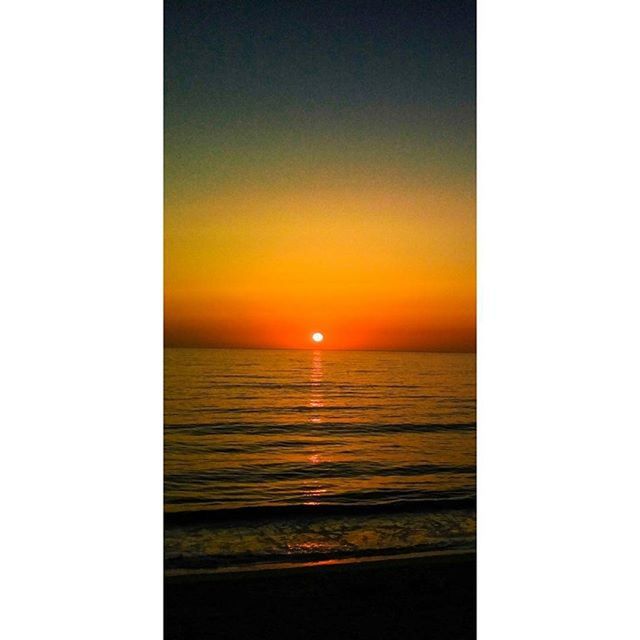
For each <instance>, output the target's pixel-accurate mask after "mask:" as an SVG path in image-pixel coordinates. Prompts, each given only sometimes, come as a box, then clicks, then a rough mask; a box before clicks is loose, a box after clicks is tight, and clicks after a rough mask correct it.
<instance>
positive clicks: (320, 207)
mask: <svg viewBox="0 0 640 640" xmlns="http://www.w3.org/2000/svg"><path fill="white" fill-rule="evenodd" d="M196 5H197V3H196ZM196 5H193V6H192V5H189V3H187V5H184V6H183V5H180V7H179V8H178V9H177V10H176V11H175V12H172V13H171V14H170V15H169V19H170V25H171V27H170V28H169V29H167V31H166V42H165V339H166V344H167V346H203V347H207V346H209V347H274V348H313V347H314V346H315V345H314V344H313V343H312V341H311V334H312V333H313V332H314V331H321V332H322V333H324V335H325V341H324V343H323V346H324V348H328V349H329V348H334V349H411V350H435V351H472V350H474V349H475V35H474V34H475V26H474V16H475V10H474V9H473V7H472V6H471V5H470V6H469V7H467V6H466V5H464V6H463V5H459V4H456V5H453V6H452V7H448V6H444V7H440V5H438V4H433V5H431V4H429V3H426V4H425V5H424V6H421V7H419V11H417V13H416V14H415V15H412V14H411V13H410V12H407V11H406V10H405V9H403V8H402V7H398V6H396V5H395V4H394V3H382V4H380V6H377V5H376V7H373V6H372V7H367V11H365V12H361V11H356V10H355V9H354V8H353V7H350V5H349V3H337V4H336V5H335V7H334V8H333V9H332V12H329V14H327V13H326V12H325V11H323V10H322V9H321V8H320V7H319V5H317V3H293V4H291V5H287V10H286V11H284V10H283V9H282V7H281V6H280V5H279V4H277V5H274V6H273V7H269V6H267V7H266V8H265V6H263V4H262V3H257V4H255V6H254V5H252V4H251V3H250V4H249V5H247V6H244V5H242V7H244V8H242V10H240V9H238V6H239V5H237V4H236V3H227V4H225V3H223V4H222V5H219V4H217V3H213V4H212V5H211V6H209V5H207V6H208V7H209V8H208V9H207V11H204V12H203V11H200V10H199V9H198V8H197V6H196ZM332 6H333V5H332ZM227 14H228V15H227ZM400 27H401V28H400ZM274 34H275V35H274ZM276 36H277V37H276Z"/></svg>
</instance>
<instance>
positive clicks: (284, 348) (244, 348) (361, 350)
mask: <svg viewBox="0 0 640 640" xmlns="http://www.w3.org/2000/svg"><path fill="white" fill-rule="evenodd" d="M162 348H163V349H209V350H218V351H235V350H238V351H334V352H343V351H358V352H364V353H367V352H383V353H441V354H448V355H457V354H460V355H469V354H473V355H477V349H473V350H460V351H450V350H443V351H438V350H427V349H330V348H324V347H222V346H218V347H213V346H201V345H198V346H186V345H167V344H165V345H163V347H162Z"/></svg>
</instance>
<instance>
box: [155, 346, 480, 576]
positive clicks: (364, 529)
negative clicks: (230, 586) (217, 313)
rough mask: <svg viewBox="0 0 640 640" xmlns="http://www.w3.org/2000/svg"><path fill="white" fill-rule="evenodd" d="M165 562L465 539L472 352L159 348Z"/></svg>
mask: <svg viewBox="0 0 640 640" xmlns="http://www.w3.org/2000/svg"><path fill="white" fill-rule="evenodd" d="M164 444H165V460H164V464H165V469H164V482H165V494H164V496H165V566H166V570H167V572H170V573H171V572H173V573H176V572H177V573H180V572H191V571H198V570H207V571H233V570H238V569H244V568H262V567H272V566H281V565H295V564H299V563H303V564H304V563H318V562H322V563H327V562H343V561H354V560H364V559H369V558H378V557H388V556H393V557H396V556H402V555H412V554H424V553H432V552H437V551H448V552H450V551H457V550H459V551H467V550H472V549H475V492H476V407H475V354H439V353H408V352H383V351H368V352H364V351H329V350H316V351H313V350H300V351H286V350H248V349H247V350H244V349H233V350H226V349H166V350H165V427H164Z"/></svg>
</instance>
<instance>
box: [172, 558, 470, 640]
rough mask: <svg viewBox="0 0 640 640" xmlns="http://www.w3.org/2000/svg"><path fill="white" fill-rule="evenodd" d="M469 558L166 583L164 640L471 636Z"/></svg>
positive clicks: (454, 639) (455, 639)
mask: <svg viewBox="0 0 640 640" xmlns="http://www.w3.org/2000/svg"><path fill="white" fill-rule="evenodd" d="M475 603H476V556H475V553H473V552H468V553H455V554H437V555H432V556H424V557H418V558H415V557H414V558H398V559H390V560H382V561H373V562H360V563H358V562H355V563H346V564H322V565H313V566H307V567H294V568H286V569H277V570H275V569H274V570H262V571H239V572H228V573H203V574H189V575H172V576H166V577H165V638H167V639H171V640H173V639H176V640H187V639H194V640H196V639H198V640H199V639H205V638H207V639H208V638H211V639H214V638H215V639H231V638H235V639H244V638H247V639H248V638H278V639H280V638H336V639H340V638H380V639H382V638H403V639H405V638H406V639H411V638H430V639H434V640H439V639H441V640H445V639H446V640H466V639H467V638H469V639H472V638H475V626H476V625H475V616H476V612H475Z"/></svg>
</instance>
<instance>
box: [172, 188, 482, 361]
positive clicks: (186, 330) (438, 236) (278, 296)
mask: <svg viewBox="0 0 640 640" xmlns="http://www.w3.org/2000/svg"><path fill="white" fill-rule="evenodd" d="M455 186H456V185H454V186H453V187H451V188H449V189H444V188H442V186H440V187H435V186H434V187H432V188H429V187H428V186H426V185H425V183H423V182H422V181H414V182H408V181H406V180H402V179H401V178H399V177H398V176H395V179H394V178H389V179H386V180H385V177H384V176H380V179H379V180H375V179H373V180H372V179H368V180H362V181H360V182H354V183H352V184H349V185H334V184H331V183H329V184H324V185H322V184H321V185H318V184H305V183H302V184H298V185H297V186H288V185H279V184H276V185H264V184H255V185H254V186H253V188H247V187H246V186H245V187H243V188H240V187H237V186H228V187H226V188H222V189H220V190H219V191H217V192H216V193H215V194H211V195H208V194H203V195H200V196H199V197H197V198H195V199H193V200H192V201H189V202H186V203H180V204H175V205H173V206H174V212H175V215H173V216H168V217H167V219H166V225H165V238H166V243H165V244H166V250H165V261H166V270H165V277H166V286H165V292H166V303H165V307H166V341H167V344H168V345H174V346H179V345H182V346H242V347H277V348H310V347H313V344H312V343H311V341H310V334H311V333H312V332H313V331H322V332H323V333H324V334H325V342H324V345H323V346H324V347H325V348H335V349H416V350H438V351H442V350H445V351H448V350H452V351H468V350H473V348H474V342H475V246H474V245H475V229H474V224H473V221H474V215H473V213H474V197H473V193H466V192H465V191H464V189H461V188H459V187H458V188H454V187H455Z"/></svg>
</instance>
